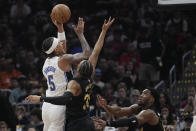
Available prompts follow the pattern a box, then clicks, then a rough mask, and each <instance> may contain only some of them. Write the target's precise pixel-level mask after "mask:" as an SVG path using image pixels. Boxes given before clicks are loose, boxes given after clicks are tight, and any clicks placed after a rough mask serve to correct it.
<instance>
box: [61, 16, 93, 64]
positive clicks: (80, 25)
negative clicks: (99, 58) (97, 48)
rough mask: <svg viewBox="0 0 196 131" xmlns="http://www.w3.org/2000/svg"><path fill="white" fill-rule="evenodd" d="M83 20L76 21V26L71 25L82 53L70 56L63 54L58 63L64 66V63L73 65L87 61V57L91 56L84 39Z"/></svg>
mask: <svg viewBox="0 0 196 131" xmlns="http://www.w3.org/2000/svg"><path fill="white" fill-rule="evenodd" d="M84 24H85V22H84V20H83V18H80V17H79V19H78V24H77V26H76V25H72V26H73V29H74V31H75V33H76V35H77V36H78V38H79V40H80V43H81V46H82V50H83V52H82V53H76V54H74V55H72V54H64V55H63V56H62V57H61V58H60V61H61V63H62V64H66V63H75V62H79V61H81V60H83V59H88V57H89V56H90V54H91V49H90V46H89V44H88V42H87V41H86V38H85V37H84V33H83V32H84Z"/></svg>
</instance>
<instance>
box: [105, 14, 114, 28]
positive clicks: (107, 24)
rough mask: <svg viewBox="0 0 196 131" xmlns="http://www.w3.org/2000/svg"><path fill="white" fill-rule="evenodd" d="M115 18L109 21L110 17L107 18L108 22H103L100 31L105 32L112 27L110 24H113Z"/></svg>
mask: <svg viewBox="0 0 196 131" xmlns="http://www.w3.org/2000/svg"><path fill="white" fill-rule="evenodd" d="M114 20H115V18H112V19H111V16H110V18H109V20H108V21H107V20H106V19H105V20H104V24H103V26H102V30H103V31H107V30H108V28H109V27H110V26H111V25H112V23H113V22H114Z"/></svg>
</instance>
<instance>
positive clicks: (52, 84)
mask: <svg viewBox="0 0 196 131" xmlns="http://www.w3.org/2000/svg"><path fill="white" fill-rule="evenodd" d="M48 84H49V87H50V90H51V91H54V90H55V89H56V88H55V84H54V82H53V75H48Z"/></svg>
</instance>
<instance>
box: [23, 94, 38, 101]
mask: <svg viewBox="0 0 196 131" xmlns="http://www.w3.org/2000/svg"><path fill="white" fill-rule="evenodd" d="M40 97H41V96H37V95H29V96H28V97H26V98H25V100H28V101H30V102H40Z"/></svg>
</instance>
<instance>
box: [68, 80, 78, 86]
mask: <svg viewBox="0 0 196 131" xmlns="http://www.w3.org/2000/svg"><path fill="white" fill-rule="evenodd" d="M68 84H69V85H72V86H80V84H79V83H78V82H77V80H75V79H72V80H70V81H69V83H68Z"/></svg>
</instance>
